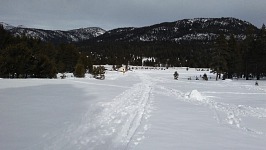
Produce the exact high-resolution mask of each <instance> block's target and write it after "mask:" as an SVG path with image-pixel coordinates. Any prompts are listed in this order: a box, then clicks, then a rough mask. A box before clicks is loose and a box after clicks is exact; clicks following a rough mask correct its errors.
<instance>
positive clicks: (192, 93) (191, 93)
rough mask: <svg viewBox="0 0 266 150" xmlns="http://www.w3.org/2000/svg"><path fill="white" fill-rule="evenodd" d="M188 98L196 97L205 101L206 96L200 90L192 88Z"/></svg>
mask: <svg viewBox="0 0 266 150" xmlns="http://www.w3.org/2000/svg"><path fill="white" fill-rule="evenodd" d="M187 98H190V99H195V100H198V101H203V100H204V99H205V97H204V96H202V95H201V93H200V92H199V91H198V90H192V91H191V92H190V93H188V94H187Z"/></svg>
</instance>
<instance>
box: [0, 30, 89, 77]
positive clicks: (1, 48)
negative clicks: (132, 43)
mask: <svg viewBox="0 0 266 150" xmlns="http://www.w3.org/2000/svg"><path fill="white" fill-rule="evenodd" d="M79 64H80V65H79ZM80 66H82V67H83V68H80ZM76 67H78V69H83V70H87V71H91V69H92V61H91V57H90V55H89V54H85V53H81V52H79V51H78V49H77V48H76V46H74V45H73V44H61V45H54V44H52V43H44V42H42V41H41V40H36V39H32V38H27V37H26V36H22V37H13V36H11V35H10V33H8V32H7V31H6V30H4V28H3V26H0V77H2V78H28V77H31V78H55V77H56V74H57V73H59V72H60V73H65V72H75V70H76V69H77V68H76ZM77 76H80V75H79V74H77ZM81 76H82V75H81Z"/></svg>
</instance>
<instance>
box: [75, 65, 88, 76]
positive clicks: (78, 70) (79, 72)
mask: <svg viewBox="0 0 266 150" xmlns="http://www.w3.org/2000/svg"><path fill="white" fill-rule="evenodd" d="M85 73H86V70H85V67H84V65H83V64H77V65H76V67H75V72H74V76H75V77H78V78H84V77H85Z"/></svg>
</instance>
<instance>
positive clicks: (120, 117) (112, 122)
mask: <svg viewBox="0 0 266 150" xmlns="http://www.w3.org/2000/svg"><path fill="white" fill-rule="evenodd" d="M137 75H138V76H139V77H140V79H141V82H140V83H137V84H135V85H133V87H131V88H129V89H127V90H126V91H124V92H123V93H122V94H120V95H118V96H117V97H115V98H114V99H113V100H111V101H110V102H99V103H98V104H97V105H98V106H96V107H95V106H94V107H95V108H97V109H96V110H95V112H97V111H98V114H97V115H96V117H95V116H93V115H92V113H93V112H91V111H89V112H88V113H87V114H85V115H84V116H83V118H82V120H81V122H80V123H79V125H78V126H77V125H72V126H70V127H69V128H68V129H66V130H65V131H64V133H62V134H60V135H55V136H54V137H51V141H52V144H50V147H48V148H46V149H49V150H58V149H69V150H70V149H84V150H85V149H86V150H88V149H89V150H90V149H105V150H108V149H118V150H120V149H130V148H133V147H134V145H137V144H139V143H140V142H141V141H142V140H143V139H144V138H145V136H144V133H145V131H146V130H148V128H149V124H147V123H146V122H145V121H146V120H147V119H148V118H149V117H150V113H151V111H152V106H151V105H152V97H153V94H152V92H153V88H152V87H153V84H154V83H153V82H151V80H150V79H149V76H146V75H145V74H142V73H138V74H137ZM93 114H94V113H93ZM94 115H95V114H94Z"/></svg>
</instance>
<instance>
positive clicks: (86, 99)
mask: <svg viewBox="0 0 266 150" xmlns="http://www.w3.org/2000/svg"><path fill="white" fill-rule="evenodd" d="M174 71H177V72H178V73H179V80H174V79H173V73H174ZM204 73H207V74H208V77H209V78H210V77H211V79H210V80H209V81H203V80H201V79H200V80H195V78H196V76H197V77H200V76H201V75H203V74H204ZM188 78H191V79H192V80H188ZM254 83H255V81H254V80H250V81H245V80H224V81H222V80H220V81H214V75H213V74H210V73H209V72H208V71H196V70H195V69H189V70H188V71H186V69H185V68H171V69H168V70H161V69H159V70H150V69H147V70H144V69H138V70H133V71H129V72H126V73H125V74H123V73H120V72H113V71H107V73H106V79H105V80H96V79H93V78H90V77H89V76H88V77H87V78H85V79H77V78H73V77H70V78H67V79H51V80H49V79H1V80H0V120H1V121H0V149H3V150H17V149H20V150H36V149H38V150H77V149H80V150H91V149H93V150H99V149H100V150H102V149H104V150H117V149H123V150H124V149H134V150H161V149H163V150H164V149H186V150H195V149H197V150H201V149H202V150H206V149H216V150H224V149H241V150H250V149H256V150H264V149H265V147H266V143H265V141H266V99H265V96H266V81H263V80H262V81H259V86H255V85H254Z"/></svg>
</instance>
